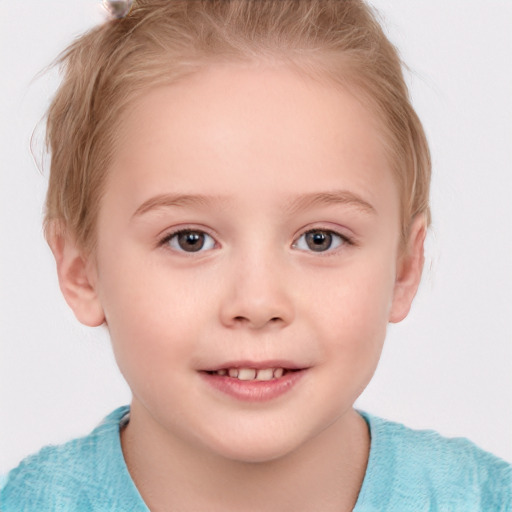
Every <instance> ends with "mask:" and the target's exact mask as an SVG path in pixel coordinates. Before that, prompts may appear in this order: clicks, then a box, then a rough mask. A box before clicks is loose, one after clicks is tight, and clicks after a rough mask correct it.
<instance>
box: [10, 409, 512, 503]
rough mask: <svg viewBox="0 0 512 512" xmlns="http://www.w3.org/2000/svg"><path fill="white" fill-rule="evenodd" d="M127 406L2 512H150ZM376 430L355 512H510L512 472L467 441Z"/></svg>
mask: <svg viewBox="0 0 512 512" xmlns="http://www.w3.org/2000/svg"><path fill="white" fill-rule="evenodd" d="M128 412H129V409H128V407H120V408H119V409H116V410H115V411H114V412H113V413H111V414H110V415H109V416H108V417H107V418H106V419H105V420H104V421H103V423H102V424H101V425H100V426H98V427H97V428H96V429H95V430H94V431H93V432H92V433H91V434H90V435H88V436H87V437H83V438H80V439H75V440H74V441H70V442H69V443H66V444H64V445H61V446H49V447H46V448H43V449H42V450H41V451H40V452H39V453H37V454H36V455H32V456H30V457H28V458H27V459H25V460H24V461H23V462H22V463H21V464H20V465H19V466H18V467H17V468H15V469H14V470H12V471H11V472H10V473H9V475H8V480H7V483H6V484H5V486H4V487H3V489H2V491H0V510H1V511H2V512H42V511H45V512H64V511H66V512H68V511H78V512H92V511H94V512H99V511H101V512H107V511H108V512H116V511H119V512H121V511H122V512H148V508H147V507H146V505H145V504H144V501H143V500H142V498H141V496H140V494H139V493H138V491H137V489H136V487H135V485H134V483H133V481H132V480H131V478H130V474H129V473H128V469H127V468H126V464H125V462H124V458H123V454H122V451H121V443H120V439H119V428H120V424H121V423H122V422H123V421H126V418H127V413H128ZM360 414H361V416H362V417H363V418H364V419H365V420H366V422H367V423H368V425H369V427H370V433H371V449H370V457H369V460H368V467H367V470H366V476H365V478H364V481H363V485H362V488H361V491H360V494H359V499H358V501H357V504H356V506H355V508H354V512H374V511H379V512H380V511H386V512H409V511H411V512H423V511H425V512H426V511H428V512H459V511H460V512H473V511H474V512H476V511H482V512H511V511H512V466H511V465H510V464H508V463H506V462H505V461H503V460H501V459H499V458H498V457H495V456H494V455H491V454H489V453H487V452H484V451H482V450H480V449H479V448H477V447H476V446H475V445H474V444H473V443H471V442H470V441H468V440H466V439H446V438H443V437H441V436H440V435H439V434H437V433H435V432H433V431H414V430H411V429H409V428H406V427H404V426H403V425H400V424H398V423H393V422H390V421H386V420H383V419H381V418H377V417H375V416H372V415H370V414H367V413H364V412H360Z"/></svg>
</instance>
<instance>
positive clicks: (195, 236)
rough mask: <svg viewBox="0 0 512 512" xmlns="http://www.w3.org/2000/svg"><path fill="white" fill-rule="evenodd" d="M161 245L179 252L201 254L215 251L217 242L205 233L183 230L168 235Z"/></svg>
mask: <svg viewBox="0 0 512 512" xmlns="http://www.w3.org/2000/svg"><path fill="white" fill-rule="evenodd" d="M160 244H161V245H165V244H167V245H169V247H171V248H172V249H174V250H175V251H179V252H199V251H208V250H210V249H213V248H214V247H215V240H214V239H213V238H212V237H211V236H210V235H208V234H207V233H205V232H204V231H199V230H195V229H182V230H180V231H176V232H174V233H171V234H169V235H167V236H166V237H165V238H164V239H163V240H162V241H161V243H160Z"/></svg>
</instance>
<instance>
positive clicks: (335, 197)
mask: <svg viewBox="0 0 512 512" xmlns="http://www.w3.org/2000/svg"><path fill="white" fill-rule="evenodd" d="M337 204H340V205H347V206H353V207H355V208H357V209H358V210H360V211H362V212H364V213H368V214H373V215H375V214H376V213H377V211H376V210H375V208H374V207H373V206H372V205H371V204H370V203H369V202H368V201H366V200H365V199H363V198H362V197H360V196H359V195H357V194H355V193H353V192H350V191H348V190H334V191H329V192H312V193H309V194H303V195H301V196H299V197H297V198H295V199H294V200H293V201H291V202H290V203H289V204H288V205H287V206H286V208H285V209H286V211H287V212H288V213H289V214H290V215H295V214H297V213H299V212H302V211H304V210H308V209H309V208H313V207H315V206H329V205H337Z"/></svg>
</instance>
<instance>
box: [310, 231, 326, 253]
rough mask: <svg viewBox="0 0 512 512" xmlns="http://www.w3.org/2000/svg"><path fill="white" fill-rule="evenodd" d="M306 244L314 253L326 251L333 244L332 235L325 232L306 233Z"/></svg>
mask: <svg viewBox="0 0 512 512" xmlns="http://www.w3.org/2000/svg"><path fill="white" fill-rule="evenodd" d="M306 243H307V244H308V247H309V248H310V249H311V250H312V251H317V252H320V251H325V250H326V249H329V247H330V246H331V243H332V235H331V234H329V233H326V232H325V231H311V232H310V233H306Z"/></svg>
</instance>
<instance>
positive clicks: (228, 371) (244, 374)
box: [208, 368, 292, 381]
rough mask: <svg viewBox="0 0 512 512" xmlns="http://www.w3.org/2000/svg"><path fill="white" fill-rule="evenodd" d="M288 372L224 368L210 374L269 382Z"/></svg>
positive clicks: (278, 369)
mask: <svg viewBox="0 0 512 512" xmlns="http://www.w3.org/2000/svg"><path fill="white" fill-rule="evenodd" d="M288 371H292V370H287V369H285V368H261V369H257V368H223V369H221V370H216V371H212V372H208V373H209V374H211V375H219V376H221V377H223V376H229V377H231V378H232V379H238V380H244V381H251V380H255V381H269V380H273V379H280V378H281V377H282V376H283V375H285V374H286V373H287V372H288Z"/></svg>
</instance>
